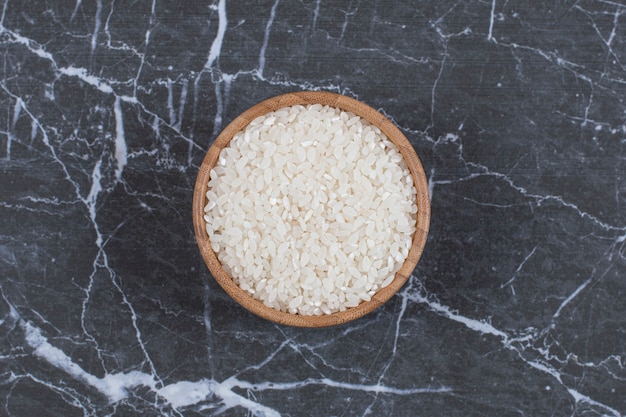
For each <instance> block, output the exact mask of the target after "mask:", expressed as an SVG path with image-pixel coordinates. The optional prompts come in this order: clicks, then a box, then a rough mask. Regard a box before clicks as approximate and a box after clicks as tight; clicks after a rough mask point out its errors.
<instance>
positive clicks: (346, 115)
mask: <svg viewBox="0 0 626 417" xmlns="http://www.w3.org/2000/svg"><path fill="white" fill-rule="evenodd" d="M208 185H209V190H208V192H207V194H206V197H207V204H206V207H205V209H204V211H205V216H204V219H205V220H206V230H207V233H208V235H209V240H210V242H211V247H212V249H213V251H214V252H215V253H216V254H217V257H218V259H219V261H220V262H221V264H222V266H223V267H224V270H225V271H226V272H227V273H228V274H229V275H230V276H231V277H232V278H233V280H234V281H235V282H236V283H237V284H238V285H239V287H240V288H241V289H243V290H244V291H246V292H247V293H248V294H250V295H252V297H254V298H256V299H257V300H260V301H262V302H263V303H264V304H265V305H267V306H269V307H272V308H275V309H278V310H281V311H284V312H289V313H292V314H302V315H323V314H331V313H334V312H337V311H344V310H346V309H348V308H351V307H355V306H357V305H359V304H360V303H361V302H364V301H369V300H370V299H371V298H372V296H373V295H374V294H375V293H376V292H378V291H379V290H380V289H381V288H384V287H386V286H387V285H389V284H390V283H391V282H392V281H393V279H394V277H395V273H396V272H397V271H398V270H399V269H400V267H401V266H402V264H403V262H404V261H405V259H406V257H407V255H408V253H409V249H410V248H411V242H412V238H413V234H414V232H415V223H416V221H415V218H416V213H417V204H416V197H415V195H416V192H415V187H414V184H413V177H412V176H411V174H410V172H409V169H408V168H407V165H406V162H405V161H404V159H403V158H402V155H401V154H400V152H399V151H398V149H397V148H396V146H395V145H394V144H393V143H392V142H390V141H389V140H388V139H387V137H386V136H385V135H384V134H383V133H382V132H381V131H380V130H379V129H378V128H377V127H375V126H373V125H371V124H370V123H369V122H368V121H367V120H365V119H362V118H360V117H359V116H356V115H354V114H352V113H350V112H345V111H342V110H340V109H336V108H333V107H329V106H322V105H320V104H314V105H308V106H301V105H296V106H292V107H285V108H282V109H280V110H277V111H274V112H271V113H267V114H266V115H263V116H260V117H258V118H257V119H255V120H253V121H252V122H251V123H250V124H249V125H248V126H247V127H246V128H245V129H244V130H243V131H241V132H239V133H237V134H236V135H235V136H234V137H233V139H232V140H231V141H230V143H229V144H228V146H227V147H225V148H224V149H223V150H222V151H221V153H220V155H219V159H218V161H217V164H216V166H215V167H214V168H213V169H212V170H211V173H210V181H209V184H208Z"/></svg>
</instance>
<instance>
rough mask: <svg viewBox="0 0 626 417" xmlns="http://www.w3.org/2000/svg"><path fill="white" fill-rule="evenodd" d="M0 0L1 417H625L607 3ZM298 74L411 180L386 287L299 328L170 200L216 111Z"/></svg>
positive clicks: (619, 101) (623, 297)
mask: <svg viewBox="0 0 626 417" xmlns="http://www.w3.org/2000/svg"><path fill="white" fill-rule="evenodd" d="M0 7H1V9H2V12H1V17H0V51H1V53H0V56H1V62H2V65H1V73H0V103H1V105H2V112H1V113H2V114H1V115H0V126H1V127H0V284H1V294H0V295H1V297H0V320H1V321H0V415H6V416H140V415H141V416H157V415H158V416H214V415H215V416H252V415H253V416H266V417H269V416H365V415H371V416H388V415H393V416H412V415H419V416H616V417H617V416H624V415H626V281H625V277H626V221H625V219H626V178H625V174H626V125H625V123H626V105H625V103H624V99H625V98H626V67H625V66H626V7H625V6H623V5H622V4H621V2H620V1H611V0H580V1H574V0H568V1H545V2H530V1H520V2H512V1H502V0H493V1H478V0H466V1H458V0H454V1H449V0H443V1H416V2H403V1H399V0H392V1H342V2H330V1H320V0H317V1H314V0H302V1H287V0H282V1H280V0H275V1H254V2H236V1H233V0H230V1H226V0H219V1H215V2H210V1H201V2H192V1H184V2H177V1H164V0H153V1H147V0H146V1H119V0H118V1H115V0H106V1H105V0H90V1H81V0H76V1H56V2H49V1H21V2H20V1H15V0H5V1H4V2H3V3H2V5H1V6H0ZM305 89H314V90H325V91H333V92H338V93H342V94H345V95H348V96H351V97H354V98H357V99H360V100H362V101H364V102H366V103H368V104H370V105H371V106H373V107H375V108H377V109H380V111H381V112H383V113H384V114H386V115H388V116H389V117H390V118H391V119H392V120H393V121H394V122H395V123H396V124H397V125H398V126H399V127H400V128H401V129H402V131H403V132H404V133H405V134H406V135H407V137H408V138H409V140H410V141H411V143H412V144H413V145H414V146H415V149H416V151H417V152H418V154H419V155H420V157H421V159H422V162H423V165H424V168H425V171H426V173H427V175H428V178H429V184H430V189H431V193H432V194H431V197H432V224H431V232H430V235H429V239H428V243H427V245H426V250H425V252H424V255H423V257H422V259H421V261H420V263H419V264H418V266H417V268H416V269H415V271H414V273H413V275H412V277H411V279H410V280H409V282H408V283H407V284H406V286H405V287H404V288H403V289H402V291H401V292H400V293H399V294H397V295H396V296H394V297H393V298H392V299H391V300H390V301H389V302H388V303H387V304H385V305H384V306H383V307H382V308H380V309H378V310H376V311H375V312H373V313H372V314H370V315H368V316H366V317H363V318H361V319H359V320H357V321H355V322H353V323H350V324H345V325H342V326H338V327H333V328H327V329H318V330H310V329H298V328H290V327H282V326H278V325H274V324H271V323H269V322H267V321H264V320H262V319H260V318H257V317H255V316H253V315H252V314H250V313H248V312H247V311H245V310H243V309H242V308H241V307H239V306H238V305H237V304H235V303H234V302H233V301H232V300H231V299H230V298H229V297H228V296H227V295H226V294H225V293H224V291H223V290H222V289H221V288H220V287H219V286H218V285H217V284H216V283H215V281H214V280H213V278H212V277H211V275H210V274H209V272H208V270H207V268H206V266H205V265H204V263H203V261H202V258H201V257H200V254H199V252H198V249H197V246H196V242H195V238H194V235H193V230H192V220H191V199H192V191H193V185H194V182H195V178H196V174H197V170H198V166H199V164H200V162H201V160H202V157H203V156H204V153H205V152H206V150H207V149H208V147H209V146H210V144H211V143H212V141H213V140H214V138H215V136H216V135H217V133H218V132H219V131H220V130H221V129H222V128H223V127H224V126H225V125H226V124H227V123H229V122H230V121H231V120H232V119H233V118H235V117H236V116H237V115H238V114H239V113H241V112H242V111H244V110H245V109H247V108H248V107H250V106H251V105H253V104H255V103H257V102H259V101H261V100H263V99H266V98H268V97H271V96H274V95H277V94H281V93H285V92H289V91H296V90H305Z"/></svg>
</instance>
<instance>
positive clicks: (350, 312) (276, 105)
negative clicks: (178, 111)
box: [192, 91, 430, 327]
mask: <svg viewBox="0 0 626 417" xmlns="http://www.w3.org/2000/svg"><path fill="white" fill-rule="evenodd" d="M316 103H319V104H322V105H328V106H331V107H335V108H339V109H341V110H344V111H348V112H352V113H354V114H356V115H358V116H360V117H361V118H363V119H366V120H368V121H369V122H370V123H372V124H373V125H375V126H377V127H378V128H379V129H380V130H381V131H382V132H383V133H384V134H385V135H387V138H389V140H390V141H391V142H393V143H394V144H395V145H396V146H397V147H398V149H399V151H400V153H401V154H402V156H403V157H404V160H405V161H406V163H407V165H408V168H409V170H410V171H411V174H412V175H413V181H414V184H415V188H416V190H417V209H418V211H417V224H416V228H417V230H416V231H415V235H414V236H413V245H412V246H411V249H410V251H409V254H408V257H407V259H406V260H405V262H404V264H403V265H402V267H401V268H400V270H399V271H398V272H397V273H396V276H395V278H394V280H393V281H392V282H391V284H390V285H388V286H387V287H385V288H382V289H380V290H379V291H378V292H377V293H376V294H375V295H374V296H372V299H371V300H370V301H366V302H363V303H361V304H359V305H358V306H356V307H352V308H349V309H347V310H345V311H342V312H337V313H333V314H327V315H322V316H305V315H299V314H290V313H285V312H282V311H279V310H276V309H274V308H271V307H267V306H265V305H264V304H263V303H262V302H261V301H258V300H256V299H254V298H252V296H250V295H249V294H248V293H247V292H245V291H244V290H242V289H241V288H240V287H239V286H238V285H237V284H236V283H235V282H234V281H233V280H232V278H231V277H230V276H229V275H228V274H227V273H226V272H225V271H224V269H223V268H222V265H221V264H220V262H219V260H218V259H217V256H216V254H215V252H213V250H212V249H211V245H210V242H209V237H208V235H207V232H206V223H205V220H204V207H205V205H206V203H207V201H206V193H207V189H208V182H209V173H210V171H211V169H212V168H213V167H214V166H215V164H216V162H217V160H218V156H219V153H220V152H221V150H222V149H223V148H224V147H225V146H226V145H227V144H228V142H229V141H230V140H231V139H232V137H233V136H234V135H235V134H236V133H237V132H239V131H241V130H243V129H244V128H245V127H246V126H247V125H248V123H250V122H251V121H252V120H254V119H255V118H257V117H259V116H261V115H263V114H265V113H268V112H271V111H275V110H278V109H280V108H283V107H288V106H293V105H297V104H301V105H308V104H316ZM192 211H193V223H194V230H195V234H196V240H197V242H198V247H199V248H200V253H201V254H202V257H203V258H204V261H205V263H206V264H207V266H208V268H209V270H210V271H211V273H212V274H213V277H214V278H215V279H216V280H217V282H218V283H219V284H220V285H221V286H222V288H223V289H224V290H225V291H226V292H227V293H228V294H229V295H230V296H231V297H232V298H233V299H235V301H237V302H238V303H239V304H241V305H242V306H243V307H244V308H246V309H248V310H249V311H251V312H252V313H254V314H256V315H258V316H260V317H263V318H265V319H268V320H271V321H273V322H276V323H279V324H286V325H290V326H297V327H326V326H334V325H337V324H341V323H345V322H349V321H351V320H355V319H357V318H359V317H362V316H363V315H365V314H367V313H370V312H371V311H373V310H375V309H376V308H378V307H380V306H381V305H383V304H384V303H385V302H386V301H387V300H389V299H390V298H391V296H393V295H394V294H395V293H396V292H397V291H398V290H399V289H400V288H401V287H402V286H403V285H404V283H405V282H406V281H407V279H408V278H409V276H410V275H411V273H412V272H413V269H415V266H416V265H417V262H418V260H419V258H420V257H421V255H422V251H423V249H424V245H425V244H426V237H427V235H428V228H429V225H430V199H429V195H428V183H427V181H426V175H425V174H424V169H423V167H422V164H421V162H420V160H419V158H418V156H417V154H416V153H415V150H414V149H413V146H412V145H411V144H410V143H409V141H408V140H407V139H406V137H405V136H404V135H403V134H402V132H401V131H400V130H399V129H398V128H397V127H396V126H395V125H394V124H393V123H392V122H391V121H389V119H387V118H386V117H385V116H383V115H382V114H380V113H379V112H377V111H376V110H374V109H373V108H372V107H370V106H368V105H366V104H363V103H361V102H360V101H357V100H354V99H352V98H349V97H346V96H342V95H339V94H334V93H328V92H310V91H303V92H295V93H289V94H284V95H280V96H276V97H273V98H270V99H267V100H265V101H263V102H261V103H259V104H257V105H255V106H253V107H251V108H250V109H248V110H246V111H245V112H243V113H242V114H241V115H240V116H239V117H237V118H236V119H235V120H233V121H232V122H231V123H230V124H229V125H228V126H226V128H225V129H224V130H223V131H222V132H221V133H220V135H219V136H218V137H217V138H216V139H215V142H214V143H213V145H212V146H211V147H210V148H209V151H208V152H207V154H206V156H205V158H204V160H203V161H202V165H200V171H199V173H198V177H197V180H196V185H195V188H194V194H193V210H192Z"/></svg>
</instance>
